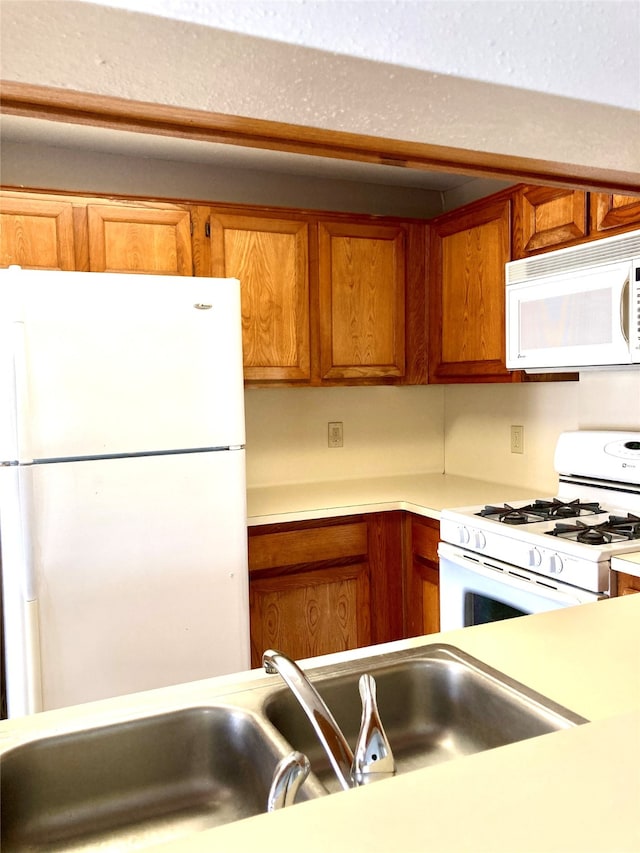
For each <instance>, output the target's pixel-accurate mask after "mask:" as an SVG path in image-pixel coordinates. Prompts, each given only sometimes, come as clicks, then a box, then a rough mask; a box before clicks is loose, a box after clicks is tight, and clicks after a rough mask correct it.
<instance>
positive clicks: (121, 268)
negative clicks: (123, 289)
mask: <svg viewBox="0 0 640 853" xmlns="http://www.w3.org/2000/svg"><path fill="white" fill-rule="evenodd" d="M0 207H1V227H2V231H1V235H2V236H1V245H2V251H1V259H0V266H3V267H4V266H9V264H19V265H20V266H24V267H31V268H37V269H65V270H90V271H92V272H137V273H154V274H156V275H193V263H192V253H191V217H190V213H189V211H188V210H185V209H183V208H181V207H179V206H177V205H171V204H161V203H157V204H153V203H151V202H149V203H148V204H124V203H122V204H114V203H112V202H110V201H108V200H106V199H105V200H102V199H87V198H82V197H75V196H68V197H63V196H60V197H58V196H55V195H44V194H31V193H29V194H27V193H24V194H21V193H17V192H7V193H3V194H2V197H1V199H0Z"/></svg>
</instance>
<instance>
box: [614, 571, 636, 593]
mask: <svg viewBox="0 0 640 853" xmlns="http://www.w3.org/2000/svg"><path fill="white" fill-rule="evenodd" d="M611 574H612V576H613V577H612V581H613V583H612V586H613V587H614V588H615V590H616V592H615V594H616V595H635V594H637V593H640V578H638V577H636V576H635V575H628V574H627V573H626V572H612V573H611Z"/></svg>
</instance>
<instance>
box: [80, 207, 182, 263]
mask: <svg viewBox="0 0 640 853" xmlns="http://www.w3.org/2000/svg"><path fill="white" fill-rule="evenodd" d="M87 216H88V222H89V264H90V269H91V270H92V271H94V272H135V273H153V274H155V275H189V276H190V275H193V263H192V259H191V217H190V214H189V212H188V211H186V210H178V209H175V210H173V209H163V208H153V207H148V208H147V207H140V208H136V207H124V206H123V207H120V206H117V205H108V204H105V205H102V204H96V205H89V206H88V208H87Z"/></svg>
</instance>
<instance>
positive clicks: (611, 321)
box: [506, 231, 640, 373]
mask: <svg viewBox="0 0 640 853" xmlns="http://www.w3.org/2000/svg"><path fill="white" fill-rule="evenodd" d="M506 324H507V329H506V332H507V367H508V368H509V369H511V370H525V371H527V372H531V373H535V372H553V371H569V370H584V369H587V368H598V367H600V368H603V367H623V366H625V367H630V366H633V365H635V366H640V231H632V232H628V233H626V234H621V235H618V236H616V237H607V238H605V239H604V240H597V241H594V242H592V243H583V244H581V245H579V246H572V247H571V248H569V249H560V250H558V251H555V252H548V253H547V254H544V255H537V256H535V257H533V258H525V259H523V260H519V261H511V262H510V263H508V264H507V265H506Z"/></svg>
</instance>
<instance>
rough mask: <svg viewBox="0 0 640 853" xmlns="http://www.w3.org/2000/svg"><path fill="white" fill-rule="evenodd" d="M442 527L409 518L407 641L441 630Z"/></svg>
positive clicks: (435, 522)
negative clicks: (440, 541) (439, 560)
mask: <svg viewBox="0 0 640 853" xmlns="http://www.w3.org/2000/svg"><path fill="white" fill-rule="evenodd" d="M439 539H440V523H439V522H438V521H436V520H434V519H432V518H423V517H422V516H418V515H407V516H406V518H405V542H406V545H405V553H406V558H405V596H404V606H405V631H406V636H407V637H418V636H422V635H423V634H433V633H436V632H437V631H439V630H440V586H439V584H440V572H439V564H438V541H439Z"/></svg>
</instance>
